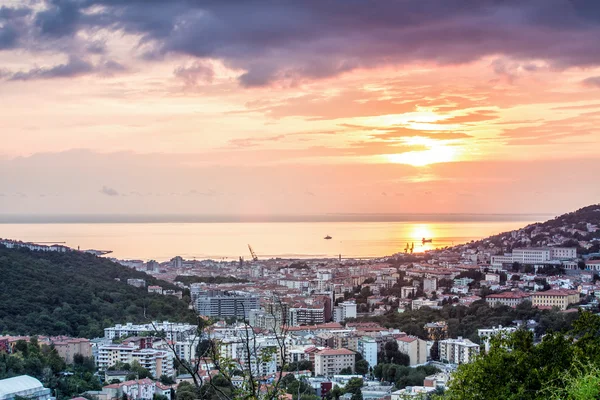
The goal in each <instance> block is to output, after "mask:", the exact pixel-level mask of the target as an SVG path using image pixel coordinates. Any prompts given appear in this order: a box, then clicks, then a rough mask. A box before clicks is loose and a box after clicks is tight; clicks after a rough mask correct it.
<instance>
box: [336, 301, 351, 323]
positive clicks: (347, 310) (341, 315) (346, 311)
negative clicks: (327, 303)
mask: <svg viewBox="0 0 600 400" xmlns="http://www.w3.org/2000/svg"><path fill="white" fill-rule="evenodd" d="M348 318H356V303H355V302H354V301H344V302H342V303H340V305H338V306H337V307H335V310H334V321H335V322H343V321H345V320H346V319H348Z"/></svg>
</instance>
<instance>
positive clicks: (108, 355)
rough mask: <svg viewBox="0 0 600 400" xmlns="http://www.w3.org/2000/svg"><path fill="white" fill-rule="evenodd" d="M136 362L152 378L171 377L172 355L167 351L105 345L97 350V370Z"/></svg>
mask: <svg viewBox="0 0 600 400" xmlns="http://www.w3.org/2000/svg"><path fill="white" fill-rule="evenodd" d="M133 361H137V362H139V363H140V365H141V366H142V367H144V368H146V369H147V370H148V371H150V373H151V374H152V376H155V377H159V376H161V375H167V376H173V373H174V371H173V355H172V353H171V352H170V351H167V350H156V349H139V348H137V347H136V346H127V345H117V344H112V345H105V346H100V347H99V348H98V357H97V358H96V364H97V365H98V369H99V370H101V371H106V370H107V369H108V368H110V367H112V366H114V365H116V364H117V363H119V362H120V363H127V364H131V363H132V362H133Z"/></svg>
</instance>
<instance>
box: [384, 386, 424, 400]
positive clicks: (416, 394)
mask: <svg viewBox="0 0 600 400" xmlns="http://www.w3.org/2000/svg"><path fill="white" fill-rule="evenodd" d="M432 392H435V388H433V387H426V386H407V387H405V388H404V389H400V390H396V391H395V392H392V394H391V397H390V399H391V400H405V399H411V398H415V399H423V398H427V397H426V396H427V395H428V394H429V393H432Z"/></svg>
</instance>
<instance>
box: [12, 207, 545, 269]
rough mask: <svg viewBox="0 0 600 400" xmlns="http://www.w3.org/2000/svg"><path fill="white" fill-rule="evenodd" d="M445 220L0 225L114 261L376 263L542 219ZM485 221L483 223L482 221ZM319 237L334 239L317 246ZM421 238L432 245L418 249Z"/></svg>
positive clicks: (28, 238)
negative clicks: (252, 257) (409, 249)
mask: <svg viewBox="0 0 600 400" xmlns="http://www.w3.org/2000/svg"><path fill="white" fill-rule="evenodd" d="M478 219H479V220H478V221H452V222H448V221H445V222H435V221H432V222H400V221H396V222H381V221H378V222H365V221H360V222H352V221H346V222H339V221H337V222H266V223H260V222H238V223H218V222H213V223H198V222H193V223H179V222H178V223H0V237H2V238H10V239H16V240H23V241H32V242H41V241H54V242H66V245H67V246H70V247H74V248H77V247H78V246H80V247H81V249H98V250H112V251H113V253H112V254H111V256H114V257H117V258H136V259H146V260H147V259H156V260H159V261H163V260H168V259H170V258H172V257H174V256H177V255H179V256H182V257H184V258H187V259H193V258H196V259H205V258H212V259H223V258H228V259H237V257H239V256H244V258H249V252H248V247H247V246H248V244H251V245H252V247H253V248H254V251H255V252H256V253H257V254H258V257H259V258H261V257H262V258H271V257H287V258H311V257H337V256H338V255H339V254H342V256H343V257H378V256H384V255H390V254H393V253H397V252H401V251H403V249H404V247H405V246H406V244H407V243H413V242H414V245H415V252H418V251H423V250H429V249H433V248H436V247H444V246H449V245H452V244H460V243H464V242H468V241H471V240H476V239H480V238H484V237H486V236H489V235H493V234H496V233H500V232H505V231H509V230H513V229H517V228H520V227H523V226H525V225H527V224H528V223H531V222H536V221H538V220H544V219H546V218H542V217H540V216H531V218H530V219H528V218H524V217H523V216H515V217H514V218H511V217H510V216H507V217H503V218H502V219H504V220H502V221H498V218H490V219H491V221H481V219H482V218H478ZM484 219H485V218H484ZM326 235H330V236H332V237H333V239H331V240H324V237H325V236H326ZM422 238H431V239H433V243H428V244H425V245H422V244H421V239H422Z"/></svg>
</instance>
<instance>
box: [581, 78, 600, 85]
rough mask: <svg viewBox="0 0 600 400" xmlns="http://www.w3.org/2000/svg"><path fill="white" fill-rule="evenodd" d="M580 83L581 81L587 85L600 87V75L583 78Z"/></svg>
mask: <svg viewBox="0 0 600 400" xmlns="http://www.w3.org/2000/svg"><path fill="white" fill-rule="evenodd" d="M581 83H583V85H584V86H587V87H595V88H600V76H592V77H589V78H587V79H584V80H583V82H581Z"/></svg>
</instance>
